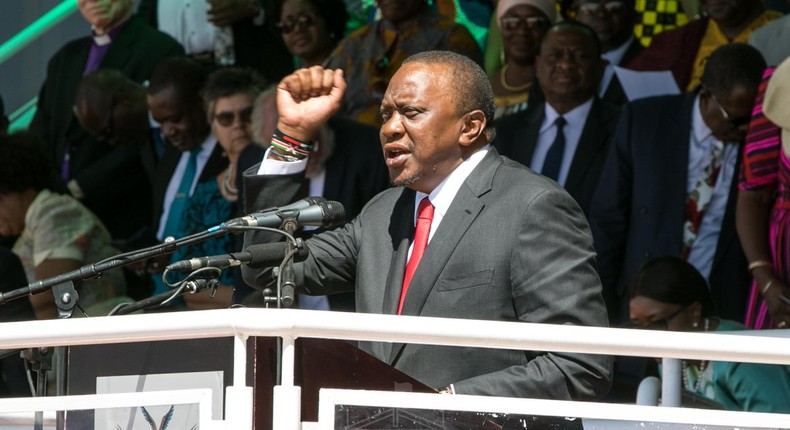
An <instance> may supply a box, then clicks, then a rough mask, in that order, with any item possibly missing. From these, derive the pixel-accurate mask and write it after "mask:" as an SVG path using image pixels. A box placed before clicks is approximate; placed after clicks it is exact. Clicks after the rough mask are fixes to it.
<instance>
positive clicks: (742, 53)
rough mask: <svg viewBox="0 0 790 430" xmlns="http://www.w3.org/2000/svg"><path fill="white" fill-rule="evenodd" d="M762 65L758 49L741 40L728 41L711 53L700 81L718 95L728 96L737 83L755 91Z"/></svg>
mask: <svg viewBox="0 0 790 430" xmlns="http://www.w3.org/2000/svg"><path fill="white" fill-rule="evenodd" d="M765 68H766V63H765V59H764V58H763V56H762V54H760V51H758V50H757V49H755V48H754V47H752V46H749V45H747V44H744V43H728V44H726V45H722V46H720V47H718V48H717V49H716V50H715V51H713V53H712V54H710V57H708V61H707V63H705V70H704V71H703V72H702V77H701V78H700V83H701V84H702V86H703V87H705V89H707V90H708V91H710V92H711V93H713V95H715V96H717V97H726V96H728V95H729V94H730V93H731V92H732V90H733V89H735V88H736V87H743V88H745V89H747V90H749V91H757V87H758V86H759V85H760V82H761V81H762V77H763V71H764V70H765Z"/></svg>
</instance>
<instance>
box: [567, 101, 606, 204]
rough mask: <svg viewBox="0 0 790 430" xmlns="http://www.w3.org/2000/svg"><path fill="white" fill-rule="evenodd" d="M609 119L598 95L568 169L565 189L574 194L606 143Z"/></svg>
mask: <svg viewBox="0 0 790 430" xmlns="http://www.w3.org/2000/svg"><path fill="white" fill-rule="evenodd" d="M609 120H610V119H609V118H608V115H607V113H606V109H604V107H603V102H602V101H601V100H600V99H599V98H598V97H596V98H595V99H594V100H593V104H592V107H591V108H590V113H589V115H587V120H586V121H585V123H584V129H583V130H582V135H581V137H580V138H579V144H578V146H577V147H576V152H575V153H574V155H573V161H571V167H570V169H568V178H567V179H566V180H565V189H566V190H568V192H569V193H571V194H572V195H576V191H577V190H576V189H577V188H579V187H580V186H581V185H582V182H583V181H584V179H585V176H586V175H587V171H588V170H589V169H590V166H591V164H592V163H591V162H590V161H591V160H594V159H595V157H596V154H598V152H599V151H601V150H602V149H601V148H602V147H604V146H605V145H606V139H607V135H606V128H605V124H606V123H608V122H609Z"/></svg>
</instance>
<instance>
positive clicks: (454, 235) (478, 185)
mask: <svg viewBox="0 0 790 430" xmlns="http://www.w3.org/2000/svg"><path fill="white" fill-rule="evenodd" d="M500 164H501V158H500V156H499V154H498V153H497V151H496V149H494V148H493V147H492V148H491V149H490V150H489V152H488V154H487V155H486V157H485V158H484V159H483V161H481V162H480V164H479V165H478V166H477V168H475V170H474V171H473V172H472V173H471V174H470V175H469V177H468V178H467V179H466V181H465V182H464V184H463V185H462V186H461V188H460V189H459V190H458V193H457V194H456V195H455V198H454V199H453V202H452V203H451V204H450V207H449V209H448V210H447V213H446V214H445V216H444V219H442V223H441V224H440V225H439V228H438V229H437V230H436V232H435V233H434V235H433V237H432V238H431V241H430V242H429V243H428V247H427V248H426V249H425V254H423V256H422V260H421V261H420V265H419V266H418V267H417V270H416V271H415V272H414V278H412V281H411V285H409V292H408V294H407V295H406V300H405V302H404V303H403V312H402V315H421V314H422V309H423V306H424V305H425V302H426V300H427V298H428V296H429V294H430V292H431V290H433V288H434V286H435V285H436V282H437V280H438V279H439V274H441V272H442V270H444V267H445V266H446V265H447V262H448V261H449V260H450V258H451V257H452V255H453V252H454V251H455V248H456V247H457V246H458V243H459V242H460V241H461V239H462V238H463V237H464V235H465V234H466V232H467V230H468V229H469V227H470V226H471V225H472V223H473V222H474V220H475V219H476V218H477V216H478V215H479V214H480V212H481V211H482V210H483V208H484V207H485V205H484V203H483V202H482V201H481V200H480V196H482V195H483V194H485V193H486V192H488V191H490V190H491V183H492V181H493V176H494V173H495V172H496V169H497V168H498V167H499V165H500ZM412 200H413V199H412ZM413 208H414V203H412V205H411V210H412V211H413ZM411 216H413V215H411ZM401 267H402V268H405V259H404V262H403V265H402V266H401ZM400 278H401V283H402V279H403V269H401V274H400ZM398 291H400V290H398ZM395 303H397V299H396V302H395ZM396 306H397V304H396ZM403 346H404V345H403V344H393V345H392V351H391V352H390V360H389V362H390V364H394V363H395V361H396V360H397V358H398V355H399V354H400V352H401V351H402V349H403Z"/></svg>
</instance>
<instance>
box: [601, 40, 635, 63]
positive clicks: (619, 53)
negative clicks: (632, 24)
mask: <svg viewBox="0 0 790 430" xmlns="http://www.w3.org/2000/svg"><path fill="white" fill-rule="evenodd" d="M633 40H634V36H631V37H629V38H628V40H626V41H625V43H623V44H622V45H620V46H618V47H617V48H614V49H612V50H611V51H609V52H604V53H603V54H601V58H603V59H604V60H606V61H608V62H609V64H610V65H612V66H616V65H618V64H620V62H621V61H623V57H625V51H628V47H629V46H631V42H633Z"/></svg>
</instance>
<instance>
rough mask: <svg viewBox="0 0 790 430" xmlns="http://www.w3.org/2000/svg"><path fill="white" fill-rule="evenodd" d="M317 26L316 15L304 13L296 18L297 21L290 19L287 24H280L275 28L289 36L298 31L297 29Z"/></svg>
mask: <svg viewBox="0 0 790 430" xmlns="http://www.w3.org/2000/svg"><path fill="white" fill-rule="evenodd" d="M313 24H315V15H314V14H312V13H309V12H302V13H300V14H299V15H297V16H296V19H290V20H288V21H285V22H282V21H281V22H278V23H276V24H274V26H275V27H276V28H277V29H278V30H280V32H281V33H282V34H288V33H291V32H292V31H294V30H296V28H297V27H298V28H307V27H310V26H311V25H313Z"/></svg>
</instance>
